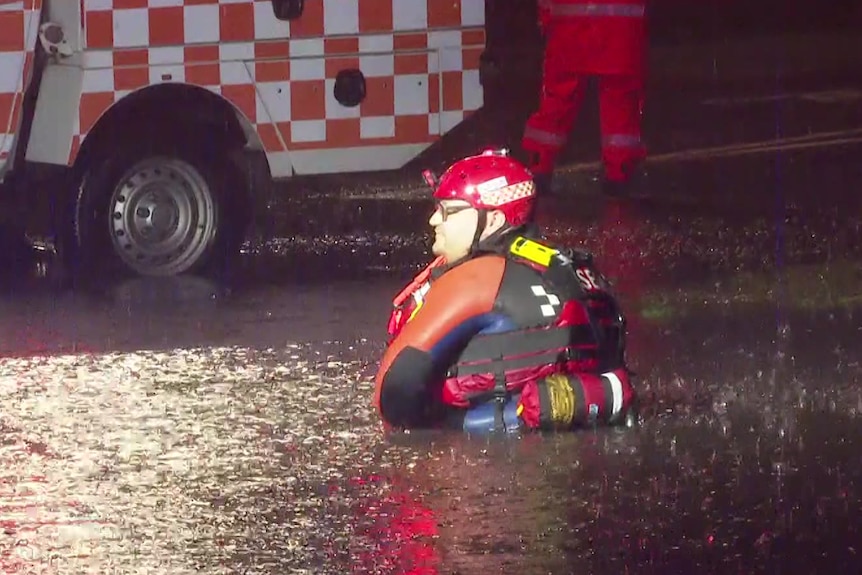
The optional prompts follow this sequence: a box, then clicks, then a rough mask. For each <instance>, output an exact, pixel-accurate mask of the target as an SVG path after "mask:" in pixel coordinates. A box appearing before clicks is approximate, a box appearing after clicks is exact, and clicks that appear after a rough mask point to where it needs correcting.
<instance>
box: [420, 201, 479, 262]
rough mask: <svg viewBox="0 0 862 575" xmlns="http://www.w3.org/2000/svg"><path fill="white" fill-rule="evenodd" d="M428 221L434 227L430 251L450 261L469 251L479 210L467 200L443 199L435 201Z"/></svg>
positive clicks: (477, 221)
mask: <svg viewBox="0 0 862 575" xmlns="http://www.w3.org/2000/svg"><path fill="white" fill-rule="evenodd" d="M428 223H429V224H430V225H431V227H432V228H434V245H433V246H432V248H431V251H432V252H433V253H434V255H435V256H444V257H445V258H446V261H447V262H449V263H452V262H455V261H457V260H459V259H461V258H463V257H464V256H466V255H467V254H468V253H469V252H470V246H471V245H472V244H473V238H474V237H475V235H476V226H477V225H479V212H478V211H476V210H475V209H474V208H472V207H471V206H470V204H468V203H467V202H464V201H461V200H443V201H441V202H438V203H437V205H436V208H435V210H434V213H433V214H431V219H430V220H428Z"/></svg>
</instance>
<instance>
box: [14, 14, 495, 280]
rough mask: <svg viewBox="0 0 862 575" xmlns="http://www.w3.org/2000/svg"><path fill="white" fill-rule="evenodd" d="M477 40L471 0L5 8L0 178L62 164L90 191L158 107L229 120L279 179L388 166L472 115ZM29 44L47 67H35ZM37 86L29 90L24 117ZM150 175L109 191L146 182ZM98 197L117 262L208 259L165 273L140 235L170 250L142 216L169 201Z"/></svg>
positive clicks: (145, 266) (480, 22)
mask: <svg viewBox="0 0 862 575" xmlns="http://www.w3.org/2000/svg"><path fill="white" fill-rule="evenodd" d="M40 23H41V28H40ZM40 30H41V34H40ZM484 42H485V33H484V3H483V2H481V1H479V0H304V1H303V0H81V1H80V2H75V1H74V0H17V1H9V0H0V174H3V173H9V172H10V170H11V168H12V167H14V168H15V169H16V170H22V169H24V170H26V169H30V168H31V167H32V166H44V165H49V166H60V167H62V166H66V167H69V168H70V169H72V172H73V173H74V174H76V175H80V177H81V181H83V182H87V181H88V180H87V178H88V177H90V178H92V177H93V174H92V173H93V170H98V169H100V168H99V167H98V166H94V165H93V162H94V161H95V160H94V159H95V158H98V159H99V161H100V162H104V161H106V160H108V159H111V158H110V156H111V155H112V153H114V152H118V153H125V151H124V150H123V149H124V147H127V145H128V144H131V145H137V144H135V143H134V142H135V140H138V139H140V138H145V137H152V136H151V135H149V136H148V135H145V134H141V133H133V132H130V131H127V130H125V128H126V126H131V123H130V122H131V121H130V120H129V118H133V119H134V118H137V119H138V120H140V114H149V115H152V116H153V117H154V120H153V124H158V123H159V122H158V118H162V117H163V114H166V113H167V110H165V109H164V107H165V103H166V102H170V106H171V107H173V106H176V107H177V110H179V109H181V108H183V107H186V108H188V114H189V116H186V115H185V114H186V112H185V111H184V112H182V113H177V110H174V112H175V114H174V115H175V116H176V117H177V118H178V119H177V120H176V121H183V122H190V121H191V119H190V115H194V114H197V115H202V114H203V113H204V110H209V111H212V112H213V113H216V112H218V113H221V114H228V115H229V116H232V117H225V118H215V119H214V120H213V122H214V124H219V123H223V124H226V123H230V124H232V125H235V126H237V127H238V128H237V130H238V131H241V133H242V134H241V135H242V140H243V141H242V143H241V146H240V147H241V148H242V149H243V150H245V151H247V152H248V151H257V152H260V154H261V156H262V157H263V158H265V163H264V164H265V167H266V169H267V171H268V174H267V175H268V176H271V177H273V178H283V177H289V176H292V175H294V174H320V173H327V172H329V173H332V172H352V171H368V170H382V169H396V168H398V167H401V166H403V165H404V164H406V163H407V162H408V161H410V160H411V159H413V158H415V157H416V156H417V155H419V154H420V153H421V152H422V151H424V150H425V149H427V148H428V147H429V146H431V145H432V144H433V143H434V142H435V141H437V140H438V139H440V138H441V137H442V136H444V135H445V134H446V133H447V132H449V131H450V130H451V129H452V128H454V127H455V126H457V125H458V124H460V123H461V122H462V121H464V120H465V119H466V118H467V117H468V116H469V115H470V113H471V112H473V111H475V110H477V109H478V108H479V107H480V106H481V105H482V89H481V86H480V82H479V60H480V55H481V53H482V51H483V49H484ZM37 46H39V50H41V51H44V54H42V56H44V57H42V58H38V57H36V58H34V50H36V48H37ZM46 54H47V55H46ZM34 62H35V65H34ZM32 81H38V84H39V90H38V97H37V99H36V100H35V104H34V105H31V106H30V108H29V113H28V107H27V106H26V105H25V101H26V97H25V91H26V89H27V87H28V86H30V85H34V84H31V82H32ZM159 91H161V92H162V93H161V94H159ZM204 91H205V92H206V94H207V95H204V94H202V92H204ZM166 94H169V97H168V96H166ZM151 96H152V97H154V98H151ZM153 101H158V102H159V104H158V105H155V106H154V105H153V104H152V102H153ZM148 105H149V106H148ZM132 107H137V108H138V110H139V111H138V112H137V113H136V112H134V111H132V110H131V108H132ZM207 113H209V112H207ZM136 114H137V115H136ZM160 114H162V115H160ZM118 122H119V123H118ZM168 123H175V121H173V120H171V121H169V122H168ZM144 124H145V123H144ZM24 126H28V127H29V130H27V131H26V132H25V131H24V130H22V128H23V127H24ZM190 126H192V125H191V124H190ZM144 127H145V128H146V129H149V127H147V126H145V125H144ZM130 129H131V128H130ZM202 129H204V128H202ZM24 133H29V136H28V137H27V138H26V141H24V138H22V137H19V135H21V134H24ZM106 139H109V140H110V141H106ZM204 140H206V138H204ZM164 147H165V146H161V147H160V146H158V145H155V148H157V149H158V151H159V152H160V154H153V155H165V150H164V149H161V148H164ZM126 151H127V150H126ZM139 155H140V157H136V158H134V159H135V160H137V161H144V160H147V159H148V157H147V156H146V155H145V154H144V155H141V154H139ZM168 155H169V154H168ZM176 159H178V160H182V161H183V162H182V163H183V165H179V164H177V165H176V166H174V176H175V177H182V176H183V173H186V176H187V178H188V179H189V181H193V180H195V177H194V176H195V175H194V174H192V173H191V172H188V170H186V166H185V164H187V163H190V164H191V165H192V166H193V167H194V166H195V162H189V161H188V160H189V158H183V157H180V158H176ZM127 163H129V164H130V165H129V166H125V167H126V168H129V169H131V168H133V167H134V165H135V162H131V161H130V162H127ZM22 166H23V168H22ZM144 167H145V168H146V169H145V170H143V171H141V170H138V171H137V172H134V170H132V173H131V174H129V173H125V172H124V174H125V175H124V176H123V178H122V181H119V180H120V179H121V178H119V176H118V177H116V178H114V179H117V180H118V181H115V182H111V184H112V186H113V187H114V188H116V187H117V186H122V185H123V184H125V185H129V182H132V183H134V181H137V180H140V181H143V180H144V179H147V178H149V179H150V180H152V179H153V178H155V176H154V174H156V172H155V171H154V168H153V167H152V164H147V165H145V166H144ZM184 170H185V172H184ZM0 177H2V176H0ZM136 178H137V180H136ZM16 179H17V178H16ZM24 179H25V180H26V178H24ZM93 179H96V178H93ZM204 179H205V178H204ZM198 180H200V179H199V178H198ZM100 184H104V182H100ZM139 187H140V186H139ZM168 187H169V186H168ZM192 187H194V186H192ZM198 187H200V186H198ZM130 189H132V190H133V191H134V190H137V189H138V188H136V187H135V186H134V185H132V188H130ZM113 191H116V190H113ZM168 191H169V192H170V190H168ZM85 192H86V190H85ZM93 193H94V194H95V193H96V192H95V191H94V192H93ZM105 193H106V194H107V195H108V196H109V198H107V199H105V202H106V203H107V204H109V209H108V210H107V212H106V214H103V215H104V216H105V217H108V218H110V217H114V218H115V219H116V220H117V221H118V222H119V223H118V224H116V225H109V224H108V223H105V222H100V223H99V224H98V225H102V226H103V227H107V228H109V229H110V230H111V231H110V233H109V234H108V235H110V234H114V235H115V236H116V234H118V233H120V234H122V235H123V236H124V238H126V239H125V240H122V239H118V238H117V237H114V238H113V245H114V248H115V249H114V250H113V251H114V252H116V255H119V256H120V259H122V260H123V261H124V262H125V263H126V264H127V267H131V268H133V269H134V270H136V271H138V272H140V273H155V274H163V275H164V274H174V273H181V272H183V271H187V270H188V269H190V268H191V267H194V265H195V264H196V263H197V261H198V260H202V259H204V255H206V254H205V253H204V252H206V251H207V250H205V249H202V248H201V249H200V250H199V251H200V253H198V254H197V255H193V257H191V258H190V257H189V255H188V254H185V255H183V258H185V259H184V263H182V264H178V263H177V262H176V261H174V262H173V263H170V261H169V260H172V256H170V254H167V253H165V250H160V249H156V248H158V247H159V246H156V243H158V242H154V241H150V243H149V244H146V243H145V241H144V235H142V233H137V232H141V231H142V230H144V228H145V227H146V226H150V228H152V229H150V228H147V229H150V231H151V232H152V233H151V237H156V236H158V238H161V239H160V240H159V241H162V243H164V242H165V241H167V239H171V238H172V239H171V241H173V242H174V243H176V242H177V241H180V239H181V238H180V239H177V238H174V237H173V236H171V234H170V233H168V232H166V231H164V230H158V229H156V226H155V224H154V223H153V222H154V221H155V220H154V219H153V217H150V218H149V220H148V218H147V217H144V216H145V215H146V214H150V216H153V215H154V214H156V213H159V210H161V212H160V213H166V212H165V210H166V209H167V208H166V207H165V206H166V205H168V204H169V203H170V200H171V198H172V197H174V196H176V194H174V195H173V196H171V194H170V193H168V195H167V196H165V197H164V198H162V199H158V198H157V199H158V201H156V200H152V201H150V202H149V204H146V202H144V200H143V199H141V198H143V196H144V195H145V194H143V192H141V193H140V194H138V196H140V197H138V196H136V197H138V199H137V200H135V201H134V202H132V201H131V200H129V198H128V197H127V196H129V195H130V194H126V195H125V196H123V195H122V194H120V195H117V194H113V193H109V192H105ZM84 195H86V193H85V194H84ZM131 195H134V194H131ZM150 195H152V194H150ZM197 196H201V194H197ZM197 196H196V197H191V200H190V201H192V203H193V204H195V203H197V204H199V205H198V207H199V209H198V212H200V213H198V214H197V216H200V217H203V216H205V215H206V212H207V206H208V204H207V203H206V202H205V201H201V199H200V197H197ZM118 198H120V199H123V200H124V201H118ZM174 199H176V198H175V197H174ZM204 199H206V198H204ZM222 199H223V198H222ZM81 201H84V200H81ZM89 201H90V203H92V202H93V201H94V200H92V199H90V200H89ZM141 202H144V203H143V204H142V203H141ZM175 203H176V202H175ZM179 203H180V204H181V203H183V202H179ZM133 204H134V205H133ZM144 204H146V205H144ZM141 206H143V208H142V207H141ZM133 208H134V209H133ZM138 208H141V209H138ZM91 209H96V208H95V207H94V206H88V207H87V210H91ZM147 210H149V211H147ZM103 211H105V210H103ZM222 213H223V214H224V213H225V211H224V210H222ZM111 214H113V216H111ZM135 214H137V215H135ZM180 216H183V214H180ZM169 219H170V218H169ZM174 219H176V218H174ZM182 219H183V217H180V220H182ZM185 219H188V218H185ZM222 219H225V218H222ZM150 220H152V221H150ZM82 223H86V222H79V224H78V225H77V226H78V227H80V225H81V224H82ZM217 224H218V225H217V226H216V227H215V228H213V229H212V230H209V231H207V233H208V234H211V235H213V237H214V236H215V235H217V232H218V229H217V228H218V227H220V226H222V225H223V222H222V221H219V222H217ZM135 226H138V227H137V228H136V227H135ZM142 226H143V227H142ZM210 227H212V226H210ZM153 230H155V231H153ZM157 232H158V233H157ZM161 232H164V233H161ZM136 233H137V236H138V239H137V240H136V242H137V243H134V245H131V246H130V245H129V241H131V240H129V239H128V238H133V237H135V235H136ZM160 234H161V235H160ZM166 234H167V235H166ZM162 236H164V237H162ZM168 236H170V238H168ZM166 238H167V239H166ZM79 239H80V238H79ZM163 240H164V241H163ZM187 240H188V241H187V242H186V243H188V242H189V241H190V242H191V243H192V244H200V243H207V242H206V241H205V238H203V239H202V238H197V239H195V238H191V239H188V238H187ZM124 242H126V243H124ZM170 243H171V242H168V244H170ZM165 249H167V248H165ZM153 250H155V251H153ZM168 251H173V252H176V251H177V249H175V248H171V250H168ZM179 251H180V252H181V251H182V250H179ZM151 252H152V253H151ZM155 252H158V254H157V255H158V257H156V256H154V255H153V254H154V253H155ZM180 255H182V254H180ZM177 257H179V256H177ZM157 260H165V261H163V262H162V263H161V264H159V263H158V261H157ZM173 260H176V258H175V257H174V258H173ZM192 260H194V261H192ZM136 262H142V263H140V265H138V264H137V263H136Z"/></svg>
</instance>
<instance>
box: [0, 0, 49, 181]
mask: <svg viewBox="0 0 862 575" xmlns="http://www.w3.org/2000/svg"><path fill="white" fill-rule="evenodd" d="M41 9H42V0H17V1H11V2H10V1H9V0H0V168H2V167H3V165H4V164H5V163H6V160H7V159H8V158H9V154H10V152H11V150H12V146H13V142H14V140H15V133H16V132H17V130H18V124H19V123H20V119H21V104H22V101H23V93H24V89H25V87H26V86H27V83H28V82H29V78H30V74H31V71H32V69H33V51H34V50H35V47H36V42H37V39H38V35H39V12H40V10H41Z"/></svg>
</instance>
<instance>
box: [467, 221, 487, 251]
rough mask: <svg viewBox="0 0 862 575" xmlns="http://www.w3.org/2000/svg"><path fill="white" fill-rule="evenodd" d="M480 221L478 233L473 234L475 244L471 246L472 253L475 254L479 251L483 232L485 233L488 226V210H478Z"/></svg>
mask: <svg viewBox="0 0 862 575" xmlns="http://www.w3.org/2000/svg"><path fill="white" fill-rule="evenodd" d="M477 211H478V212H479V219H478V220H477V221H476V233H475V234H473V243H472V244H471V245H470V253H471V254H474V253H476V252H477V251H478V250H479V238H481V237H482V232H484V231H485V226H486V225H488V210H477Z"/></svg>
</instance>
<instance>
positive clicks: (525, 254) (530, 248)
mask: <svg viewBox="0 0 862 575" xmlns="http://www.w3.org/2000/svg"><path fill="white" fill-rule="evenodd" d="M509 251H510V252H512V254H513V255H516V256H518V257H519V258H524V259H525V260H528V261H531V262H533V263H537V264H539V265H540V266H545V267H548V266H550V265H551V258H552V257H554V255H555V254H556V253H557V250H555V249H554V248H549V247H548V246H545V245H542V244H540V243H539V242H534V241H533V240H528V239H527V238H523V237H521V238H518V239H517V240H515V241H514V242H512V247H510V248H509Z"/></svg>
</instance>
